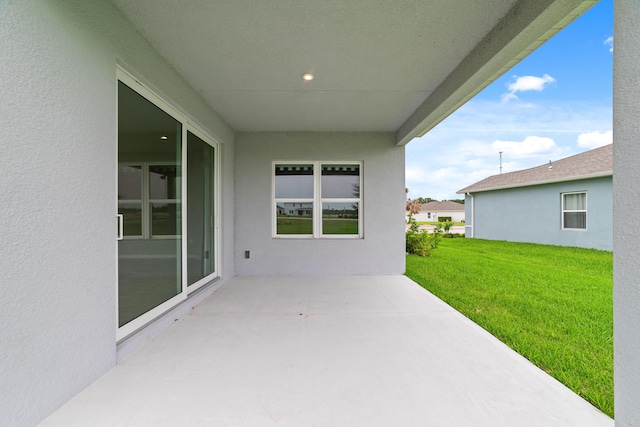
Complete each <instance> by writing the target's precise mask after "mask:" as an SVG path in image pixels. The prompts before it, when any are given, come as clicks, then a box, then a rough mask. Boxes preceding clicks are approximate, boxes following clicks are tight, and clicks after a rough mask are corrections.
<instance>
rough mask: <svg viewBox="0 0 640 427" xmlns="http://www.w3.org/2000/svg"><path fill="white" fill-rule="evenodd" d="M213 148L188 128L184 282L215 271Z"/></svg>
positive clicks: (190, 281)
mask: <svg viewBox="0 0 640 427" xmlns="http://www.w3.org/2000/svg"><path fill="white" fill-rule="evenodd" d="M214 166H215V163H214V148H213V147H212V146H211V145H209V144H207V143H206V142H205V141H203V140H202V139H200V138H199V137H198V136H196V135H194V134H193V133H191V132H187V284H188V285H189V286H192V285H193V284H194V283H196V282H197V281H198V280H200V279H202V278H204V277H206V276H208V275H210V274H211V273H213V272H214V271H215V262H214V255H215V254H214V251H215V228H214V205H215V203H214V200H215V198H214V190H215V186H214V176H215V175H214Z"/></svg>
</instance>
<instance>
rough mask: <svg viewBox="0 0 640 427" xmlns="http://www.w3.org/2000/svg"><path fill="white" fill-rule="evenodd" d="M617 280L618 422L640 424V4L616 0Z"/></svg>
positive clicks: (615, 335) (614, 168) (615, 316)
mask: <svg viewBox="0 0 640 427" xmlns="http://www.w3.org/2000/svg"><path fill="white" fill-rule="evenodd" d="M614 22H615V31H614V33H615V41H614V43H615V45H614V61H613V66H614V69H613V71H614V80H613V100H614V102H613V138H614V140H613V171H614V172H613V174H614V175H613V192H614V201H613V211H614V218H615V224H614V238H613V279H614V340H613V342H614V345H615V352H614V358H615V366H614V373H615V378H614V385H615V393H614V396H615V420H616V426H618V427H622V426H624V427H627V426H634V427H637V426H640V328H639V327H638V325H640V281H639V279H638V278H640V262H638V255H639V254H640V221H639V220H638V206H640V192H639V191H638V185H639V184H638V183H640V168H638V164H640V126H638V120H639V118H640V81H639V80H638V76H639V75H640V56H639V55H638V47H639V46H640V31H638V22H640V3H639V2H638V1H636V0H616V1H615V9H614Z"/></svg>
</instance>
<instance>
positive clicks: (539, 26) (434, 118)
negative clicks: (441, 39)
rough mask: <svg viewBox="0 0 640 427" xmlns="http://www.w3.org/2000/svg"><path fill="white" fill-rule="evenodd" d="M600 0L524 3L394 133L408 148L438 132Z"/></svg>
mask: <svg viewBox="0 0 640 427" xmlns="http://www.w3.org/2000/svg"><path fill="white" fill-rule="evenodd" d="M597 2H598V0H520V1H518V3H516V5H515V6H514V7H513V8H511V10H510V11H509V12H508V13H507V14H506V15H505V16H504V17H503V18H502V19H501V20H500V21H499V22H498V24H497V25H496V26H495V27H494V28H493V29H492V30H491V31H489V33H488V34H487V35H486V36H485V37H484V38H483V39H482V40H481V41H480V43H478V44H477V45H476V47H475V48H474V49H473V50H472V51H471V52H470V53H469V54H468V55H467V56H466V57H465V58H464V59H463V60H462V61H461V62H460V64H459V65H458V66H457V67H456V68H455V69H454V70H453V72H452V73H451V74H449V75H448V76H447V77H446V78H445V79H444V80H443V82H442V83H441V84H440V85H439V86H438V87H437V88H436V89H435V90H434V91H433V92H432V93H431V94H430V95H429V96H428V97H427V99H425V100H424V102H423V103H422V104H421V105H420V106H419V107H418V108H417V109H416V110H415V111H414V112H413V114H411V116H409V118H408V119H407V120H406V121H405V122H404V123H403V124H402V125H401V126H400V127H399V128H398V130H397V132H396V144H397V145H405V144H407V143H408V142H409V141H411V140H412V139H413V138H415V137H420V136H422V135H424V134H425V133H427V132H428V131H429V130H431V129H432V128H434V127H435V126H436V125H437V124H438V123H440V122H441V121H442V120H444V119H445V118H446V117H447V116H449V115H450V114H451V113H453V112H454V111H455V110H457V109H458V108H460V106H462V105H463V104H464V103H466V102H467V101H468V100H470V99H471V98H473V97H474V96H475V95H476V94H478V93H479V92H480V91H481V90H482V89H484V88H485V87H487V86H488V85H489V84H490V83H492V82H493V81H494V80H496V79H497V78H498V77H500V76H501V75H502V74H504V73H505V72H507V71H508V70H509V69H511V68H512V67H513V66H515V65H516V64H517V63H518V62H520V61H521V60H522V59H524V58H525V57H526V56H527V55H529V54H530V53H531V52H533V51H534V50H535V49H537V48H538V47H540V45H542V44H543V43H544V42H546V41H547V40H549V39H550V38H551V37H553V36H554V35H555V34H556V33H558V32H559V31H560V30H562V29H563V28H564V27H566V26H567V25H568V24H569V23H570V22H571V21H573V20H574V19H576V18H577V17H578V16H580V15H581V14H582V13H584V12H585V11H586V10H587V9H589V8H590V7H591V6H593V5H594V4H596V3H597Z"/></svg>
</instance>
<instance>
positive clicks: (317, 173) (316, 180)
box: [271, 160, 364, 239]
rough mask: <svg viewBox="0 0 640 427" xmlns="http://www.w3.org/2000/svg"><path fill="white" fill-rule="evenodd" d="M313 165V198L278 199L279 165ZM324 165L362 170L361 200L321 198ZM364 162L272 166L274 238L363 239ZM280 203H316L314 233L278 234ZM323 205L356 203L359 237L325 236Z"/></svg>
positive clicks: (299, 163) (316, 162)
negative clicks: (277, 179)
mask: <svg viewBox="0 0 640 427" xmlns="http://www.w3.org/2000/svg"><path fill="white" fill-rule="evenodd" d="M288 164H291V165H313V198H302V197H301V198H276V165H288ZM323 165H354V166H355V165H357V166H358V167H359V176H358V178H359V185H360V193H359V197H357V198H356V197H353V198H323V197H322V166H323ZM363 171H364V162H363V161H362V160H335V161H325V160H322V161H309V160H298V161H291V160H285V161H274V162H272V165H271V201H272V203H271V217H272V222H271V227H272V230H271V235H272V238H274V239H363V238H364V230H363V215H362V212H363V200H364V198H363V182H364V172H363ZM279 203H313V233H312V234H278V232H277V231H278V230H277V222H278V211H277V206H278V204H279ZM323 203H357V204H358V234H323V233H322V204H323Z"/></svg>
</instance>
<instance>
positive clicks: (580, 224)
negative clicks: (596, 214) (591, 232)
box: [564, 212, 587, 228]
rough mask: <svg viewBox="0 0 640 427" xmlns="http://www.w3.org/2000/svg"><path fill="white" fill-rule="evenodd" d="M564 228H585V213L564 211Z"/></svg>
mask: <svg viewBox="0 0 640 427" xmlns="http://www.w3.org/2000/svg"><path fill="white" fill-rule="evenodd" d="M564 228H587V213H586V212H565V213H564Z"/></svg>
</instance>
